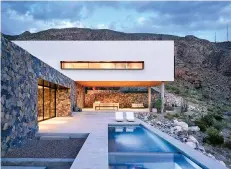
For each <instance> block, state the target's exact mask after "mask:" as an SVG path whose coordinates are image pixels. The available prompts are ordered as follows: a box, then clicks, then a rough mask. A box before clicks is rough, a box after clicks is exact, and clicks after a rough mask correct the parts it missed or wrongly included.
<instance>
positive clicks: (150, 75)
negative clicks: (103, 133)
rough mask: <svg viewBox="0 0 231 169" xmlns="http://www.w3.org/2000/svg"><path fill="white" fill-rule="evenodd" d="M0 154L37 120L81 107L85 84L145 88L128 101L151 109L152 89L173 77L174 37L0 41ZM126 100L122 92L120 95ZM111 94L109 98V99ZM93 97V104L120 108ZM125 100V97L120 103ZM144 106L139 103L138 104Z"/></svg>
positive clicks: (26, 133)
mask: <svg viewBox="0 0 231 169" xmlns="http://www.w3.org/2000/svg"><path fill="white" fill-rule="evenodd" d="M1 70H2V72H1V85H2V91H1V92H2V129H3V130H2V140H3V142H2V152H5V151H6V150H7V149H8V148H9V147H11V146H14V145H15V144H20V142H21V141H23V140H25V139H26V138H28V137H29V136H33V135H34V134H35V133H36V131H37V130H38V122H39V121H42V120H46V119H49V118H52V117H55V116H57V117H59V116H68V115H70V113H71V112H72V111H73V108H74V107H76V106H78V107H80V108H84V102H85V93H86V92H85V88H86V87H88V88H93V89H94V88H97V87H104V88H105V87H106V88H107V87H148V97H147V98H145V99H144V97H143V98H142V97H141V100H136V99H135V101H134V99H131V101H128V102H129V105H132V104H133V106H134V105H135V106H137V105H138V107H139V104H141V103H142V102H144V100H146V101H147V103H146V104H147V105H148V107H149V108H151V87H153V86H161V89H162V90H161V92H162V94H161V96H162V97H161V98H162V104H163V103H164V83H165V82H168V81H173V80H174V42H173V41H14V42H13V43H12V42H10V41H8V40H7V39H5V38H3V39H2V58H1ZM122 97H125V98H123V99H124V100H129V99H126V96H119V97H118V98H119V99H121V98H122ZM110 98H111V97H110ZM99 101H100V100H96V99H93V100H92V102H94V103H92V104H91V106H92V107H93V106H94V108H95V109H97V108H98V109H100V108H104V109H105V108H106V109H107V108H115V109H116V110H117V109H118V108H119V106H120V105H119V101H118V100H116V101H115V100H113V99H107V101H105V102H102V101H101V102H100V103H99ZM122 102H123V101H122ZM142 104H143V103H142Z"/></svg>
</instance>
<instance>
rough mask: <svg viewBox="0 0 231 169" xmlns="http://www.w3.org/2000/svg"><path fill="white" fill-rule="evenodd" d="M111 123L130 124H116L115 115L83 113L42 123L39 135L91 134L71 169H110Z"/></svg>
mask: <svg viewBox="0 0 231 169" xmlns="http://www.w3.org/2000/svg"><path fill="white" fill-rule="evenodd" d="M109 123H110V124H118V123H119V124H122V123H124V124H127V123H128V122H125V121H124V122H116V121H115V114H114V113H97V112H94V113H91V112H81V113H76V114H74V116H73V117H56V118H53V119H50V120H46V121H43V122H40V123H39V133H89V136H88V138H87V140H86V141H85V143H84V145H83V147H82V148H81V150H80V152H79V154H78V155H77V158H76V159H75V161H74V162H73V164H72V166H71V169H108V166H109V164H108V124H109ZM129 124H132V123H131V122H129ZM133 124H137V122H134V123H133Z"/></svg>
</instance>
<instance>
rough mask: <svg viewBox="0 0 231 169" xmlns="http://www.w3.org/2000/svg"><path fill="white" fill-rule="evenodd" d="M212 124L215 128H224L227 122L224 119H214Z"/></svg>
mask: <svg viewBox="0 0 231 169" xmlns="http://www.w3.org/2000/svg"><path fill="white" fill-rule="evenodd" d="M212 126H213V127H214V128H215V129H217V130H222V129H223V128H225V127H226V126H227V122H226V121H224V120H222V121H218V120H214V122H213V125H212Z"/></svg>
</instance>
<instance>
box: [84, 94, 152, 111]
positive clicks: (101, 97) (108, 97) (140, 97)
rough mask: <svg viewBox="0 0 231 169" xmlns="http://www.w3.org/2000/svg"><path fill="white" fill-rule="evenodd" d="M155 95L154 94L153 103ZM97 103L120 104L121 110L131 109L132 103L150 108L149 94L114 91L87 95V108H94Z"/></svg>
mask: <svg viewBox="0 0 231 169" xmlns="http://www.w3.org/2000/svg"><path fill="white" fill-rule="evenodd" d="M154 100H155V94H152V102H154ZM95 101H100V102H102V103H119V105H120V108H131V106H132V103H144V107H145V108H147V107H148V94H147V93H121V92H119V91H113V90H89V91H88V93H87V94H86V95H85V107H86V108H92V107H93V103H94V102H95Z"/></svg>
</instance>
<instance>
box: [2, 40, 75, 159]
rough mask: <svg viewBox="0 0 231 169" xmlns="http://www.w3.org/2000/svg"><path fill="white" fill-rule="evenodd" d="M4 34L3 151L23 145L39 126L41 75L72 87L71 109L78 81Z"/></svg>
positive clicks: (48, 79)
mask: <svg viewBox="0 0 231 169" xmlns="http://www.w3.org/2000/svg"><path fill="white" fill-rule="evenodd" d="M1 38H2V57H1V110H2V112H1V127H2V130H1V131H2V137H1V139H2V146H1V148H2V149H1V151H2V155H4V153H5V152H6V151H7V150H8V149H9V148H11V147H14V146H20V145H21V144H22V143H23V142H24V141H25V140H26V139H28V137H33V136H34V135H35V133H36V132H37V130H38V122H37V113H38V110H37V107H38V79H39V78H40V79H44V80H47V81H50V82H52V83H56V84H59V85H61V86H65V87H67V88H70V93H69V94H68V97H69V98H70V103H69V105H68V106H70V109H71V108H72V107H73V106H75V104H76V85H75V82H74V81H73V80H71V79H70V78H68V77H66V76H65V75H63V74H62V73H60V72H58V71H57V70H55V69H53V68H52V67H50V66H49V65H47V64H46V63H44V62H42V61H41V60H39V59H38V58H36V57H34V56H32V55H31V54H29V53H28V52H27V51H25V50H24V49H22V48H20V47H18V46H17V45H15V44H14V43H12V42H10V41H8V40H7V39H5V38H3V37H1ZM38 47H39V46H38ZM65 115H67V114H65Z"/></svg>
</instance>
